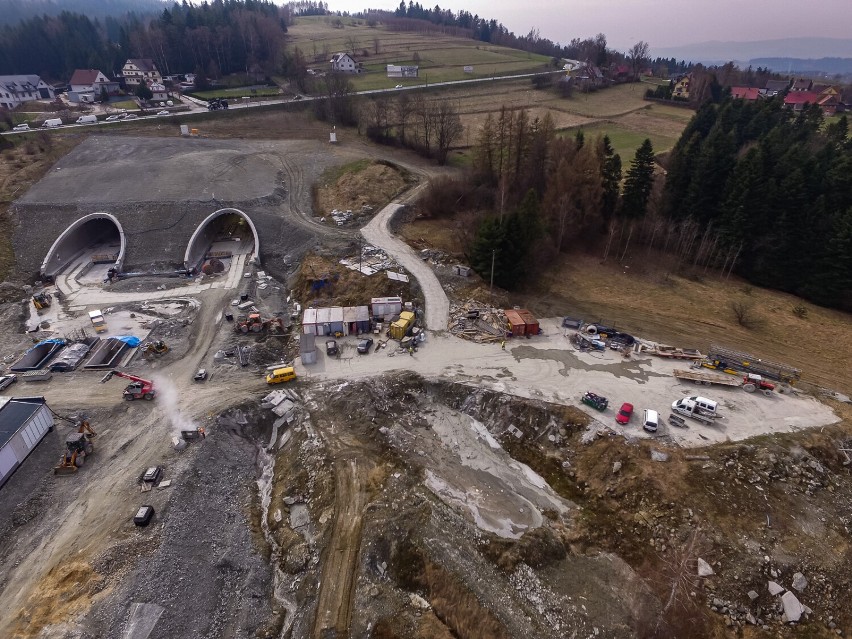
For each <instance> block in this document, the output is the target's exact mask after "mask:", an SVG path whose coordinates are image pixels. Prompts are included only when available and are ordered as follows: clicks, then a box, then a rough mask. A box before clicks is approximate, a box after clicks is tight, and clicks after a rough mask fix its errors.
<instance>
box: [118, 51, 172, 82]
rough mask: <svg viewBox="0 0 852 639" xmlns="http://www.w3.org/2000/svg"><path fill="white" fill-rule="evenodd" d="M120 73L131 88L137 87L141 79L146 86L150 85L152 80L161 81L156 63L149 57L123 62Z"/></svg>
mask: <svg viewBox="0 0 852 639" xmlns="http://www.w3.org/2000/svg"><path fill="white" fill-rule="evenodd" d="M121 75H122V77H123V78H124V83H125V84H126V85H127V87H128V88H131V89H135V88H136V87H138V86H139V84H140V83H141V82H142V80H144V81H145V83H146V84H147V85H148V86H151V84H153V83H154V82H157V83H159V84H162V83H163V76H161V75H160V72H159V71H158V70H157V65H156V64H154V61H153V60H151V59H150V58H131V59H129V60H128V61H127V62H125V63H124V67H123V68H122V70H121Z"/></svg>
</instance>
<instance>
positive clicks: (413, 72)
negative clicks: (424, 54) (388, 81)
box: [387, 64, 420, 78]
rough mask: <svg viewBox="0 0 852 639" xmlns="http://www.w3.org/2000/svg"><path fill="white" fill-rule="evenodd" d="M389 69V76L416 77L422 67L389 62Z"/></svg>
mask: <svg viewBox="0 0 852 639" xmlns="http://www.w3.org/2000/svg"><path fill="white" fill-rule="evenodd" d="M387 70H388V77H389V78H416V77H417V74H418V72H419V70H420V67H416V66H400V65H398V64H389V65H387Z"/></svg>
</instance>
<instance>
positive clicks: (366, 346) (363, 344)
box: [358, 337, 373, 355]
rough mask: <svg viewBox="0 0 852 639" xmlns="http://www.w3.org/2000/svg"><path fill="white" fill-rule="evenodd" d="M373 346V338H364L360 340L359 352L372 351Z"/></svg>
mask: <svg viewBox="0 0 852 639" xmlns="http://www.w3.org/2000/svg"><path fill="white" fill-rule="evenodd" d="M372 347H373V340H372V339H370V338H369V337H368V338H367V339H362V340H361V341H360V342H358V352H359V353H361V354H362V355H366V354H367V353H369V352H370V349H371V348H372Z"/></svg>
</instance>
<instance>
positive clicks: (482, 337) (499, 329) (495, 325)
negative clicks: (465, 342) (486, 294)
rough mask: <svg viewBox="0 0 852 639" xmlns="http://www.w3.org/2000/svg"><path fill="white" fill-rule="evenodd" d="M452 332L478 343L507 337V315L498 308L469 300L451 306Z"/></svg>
mask: <svg viewBox="0 0 852 639" xmlns="http://www.w3.org/2000/svg"><path fill="white" fill-rule="evenodd" d="M450 332H451V333H452V334H453V335H456V336H458V337H461V338H463V339H469V340H471V341H473V342H476V343H478V344H486V343H493V342H500V341H502V340H504V339H506V315H505V313H504V312H503V311H502V310H501V309H498V308H493V307H492V306H490V305H487V304H483V303H482V302H477V301H476V300H467V301H466V302H464V303H463V304H454V305H452V306H451V307H450Z"/></svg>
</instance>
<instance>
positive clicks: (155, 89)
mask: <svg viewBox="0 0 852 639" xmlns="http://www.w3.org/2000/svg"><path fill="white" fill-rule="evenodd" d="M148 88H149V89H151V93H152V94H153V97H152V98H151V100H153V101H154V102H164V101H166V100H168V99H169V92H168V91H167V90H166V85H165V84H161V83H159V82H152V83H151V84H149V85H148Z"/></svg>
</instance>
